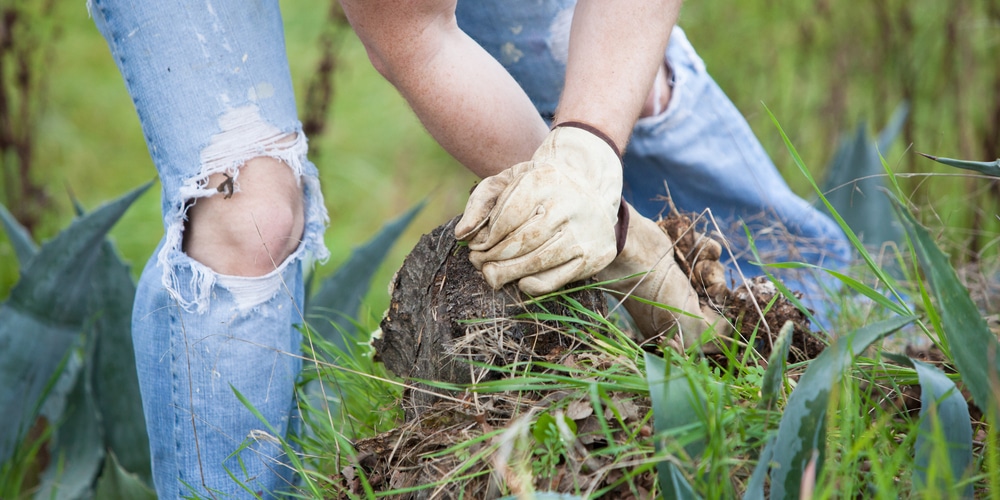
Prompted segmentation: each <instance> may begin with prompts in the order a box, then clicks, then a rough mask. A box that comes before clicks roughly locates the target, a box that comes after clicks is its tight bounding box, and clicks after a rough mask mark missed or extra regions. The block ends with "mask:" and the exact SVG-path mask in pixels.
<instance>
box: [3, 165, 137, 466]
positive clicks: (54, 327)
mask: <svg viewBox="0 0 1000 500" xmlns="http://www.w3.org/2000/svg"><path fill="white" fill-rule="evenodd" d="M148 187H149V184H146V185H145V186H143V187H140V188H139V189H136V190H135V191H133V192H131V193H129V194H127V195H125V196H123V197H122V198H119V199H118V200H116V201H114V202H111V203H109V204H106V205H104V206H102V207H101V208H99V209H97V210H95V211H94V212H92V213H90V214H88V215H87V216H84V217H81V218H79V219H77V220H76V221H74V222H73V223H72V224H71V225H70V226H69V227H68V228H67V229H65V230H63V231H62V232H60V233H59V234H58V235H56V237H55V238H53V239H52V240H51V241H48V242H46V243H45V244H44V245H42V247H41V249H40V250H39V251H38V253H37V254H36V255H35V257H34V258H33V259H32V260H31V265H30V267H28V268H27V269H25V270H24V272H22V274H21V280H20V282H18V284H17V285H16V286H15V287H14V289H13V290H11V294H10V298H9V299H8V301H7V302H6V303H5V304H3V306H2V307H0V353H3V354H4V355H3V356H0V422H3V423H4V425H3V426H0V462H3V461H6V460H7V459H8V458H9V457H10V454H11V452H12V451H13V447H14V445H15V443H17V442H18V440H19V438H20V436H21V432H22V431H23V430H24V429H25V428H26V427H27V426H28V425H29V424H30V422H32V421H33V420H34V415H35V413H36V412H37V409H38V404H39V400H40V398H41V396H42V394H43V393H44V391H45V387H46V385H47V384H48V382H49V381H50V380H52V378H53V376H54V375H55V372H56V369H57V367H58V366H59V364H60V362H61V360H63V359H65V358H66V354H67V352H68V350H69V348H70V346H71V345H72V344H73V343H74V342H76V340H77V338H78V335H79V333H80V331H81V330H82V328H83V325H84V323H85V322H86V321H87V320H88V319H89V317H90V316H91V314H92V313H91V311H90V303H91V295H92V293H93V292H92V288H91V281H92V280H93V279H94V268H95V267H94V263H95V261H96V260H97V259H98V257H99V254H100V252H101V248H102V242H103V239H104V236H105V235H106V234H107V232H108V230H109V229H110V228H111V226H113V225H114V223H115V222H116V221H117V220H118V219H119V218H120V217H121V215H122V214H123V213H124V212H125V210H126V209H127V208H128V206H129V205H130V204H131V203H132V202H133V201H134V200H135V199H136V198H137V197H138V196H139V195H140V194H142V192H143V191H145V190H146V189H147V188H148Z"/></svg>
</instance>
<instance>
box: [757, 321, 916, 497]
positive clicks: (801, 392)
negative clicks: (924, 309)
mask: <svg viewBox="0 0 1000 500" xmlns="http://www.w3.org/2000/svg"><path fill="white" fill-rule="evenodd" d="M914 319H915V318H913V317H898V318H893V319H890V320H886V321H881V322H878V323H874V324H871V325H868V326H866V327H864V328H861V329H859V330H857V331H856V332H854V333H853V334H852V335H848V336H845V337H840V338H838V339H837V340H835V341H834V342H833V344H831V345H830V347H828V348H826V349H825V350H824V351H823V352H822V353H821V354H820V355H819V356H817V357H816V359H814V360H812V362H810V363H809V368H807V369H806V372H805V373H804V374H802V378H800V379H799V383H798V385H797V386H796V387H795V390H794V391H792V394H791V395H790V396H789V397H788V404H787V405H785V412H784V414H783V415H782V416H781V422H780V424H779V425H778V435H777V438H776V440H775V446H774V463H775V467H774V468H773V469H772V470H771V498H773V499H778V500H781V499H784V498H795V497H796V496H797V495H798V493H799V486H800V484H801V482H802V479H803V473H804V471H805V469H806V466H807V465H808V463H809V462H810V460H812V458H813V456H814V453H818V458H817V459H816V471H817V474H818V472H819V471H820V470H822V465H823V453H824V448H825V446H824V443H825V441H826V411H827V405H828V404H829V399H830V391H831V390H832V388H833V386H834V384H836V383H837V382H838V381H839V380H840V378H841V376H842V375H843V372H844V371H845V370H846V369H847V367H848V366H850V364H851V362H852V360H853V358H854V356H857V355H858V354H859V353H861V351H863V350H864V349H865V348H867V347H868V346H869V345H871V343H872V342H875V341H876V340H879V339H880V338H882V337H884V336H886V335H888V334H890V333H892V332H894V331H896V330H898V329H900V328H902V327H903V326H905V325H906V324H908V323H910V322H912V321H913V320H914Z"/></svg>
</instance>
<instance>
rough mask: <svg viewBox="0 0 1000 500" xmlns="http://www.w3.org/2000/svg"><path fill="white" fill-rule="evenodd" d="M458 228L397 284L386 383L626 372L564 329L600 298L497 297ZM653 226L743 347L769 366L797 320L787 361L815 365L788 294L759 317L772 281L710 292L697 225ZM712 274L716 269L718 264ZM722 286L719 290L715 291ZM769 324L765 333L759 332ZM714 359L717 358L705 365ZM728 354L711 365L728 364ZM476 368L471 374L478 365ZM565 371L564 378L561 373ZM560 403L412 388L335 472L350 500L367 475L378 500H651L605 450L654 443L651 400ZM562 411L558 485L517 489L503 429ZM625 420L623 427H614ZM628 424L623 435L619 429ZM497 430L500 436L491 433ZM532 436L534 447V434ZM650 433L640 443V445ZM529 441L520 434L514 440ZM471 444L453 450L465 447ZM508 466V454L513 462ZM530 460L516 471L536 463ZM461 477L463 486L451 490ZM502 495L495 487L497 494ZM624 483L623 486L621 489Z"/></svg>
mask: <svg viewBox="0 0 1000 500" xmlns="http://www.w3.org/2000/svg"><path fill="white" fill-rule="evenodd" d="M456 222H457V218H456V219H453V220H452V221H450V222H448V223H446V224H444V225H442V226H440V227H438V228H437V229H435V230H434V231H433V232H431V233H430V234H429V235H425V236H424V237H423V238H421V240H420V242H419V243H418V244H417V245H416V247H415V248H414V250H413V251H412V252H411V253H410V255H409V256H408V257H407V258H406V260H405V261H404V263H403V265H402V267H401V269H400V271H399V272H398V273H397V275H396V276H395V277H394V279H393V282H392V286H391V287H390V293H391V295H392V298H391V302H390V306H389V311H388V312H387V314H386V317H385V319H384V320H383V321H382V324H381V327H382V328H381V332H382V333H381V337H380V338H376V339H375V340H374V341H373V345H374V347H375V349H376V351H377V358H376V359H378V360H380V361H382V362H383V363H384V364H385V366H386V368H388V369H389V370H390V371H392V372H393V373H395V374H397V375H399V376H401V377H404V378H406V379H408V380H411V381H412V380H413V379H419V380H436V381H443V382H447V383H450V384H468V383H472V382H481V381H483V380H490V379H495V378H499V377H501V376H502V372H501V371H498V370H495V369H492V368H491V367H494V366H512V365H515V364H518V363H521V365H520V366H529V367H531V366H532V365H533V364H534V365H536V366H534V367H531V368H528V369H530V370H538V369H540V368H538V366H537V363H535V362H538V361H544V362H546V363H548V364H549V366H551V365H562V366H564V367H568V368H574V369H579V370H581V371H582V370H585V369H587V368H592V367H594V366H609V365H613V364H620V363H622V360H616V359H609V356H607V355H603V354H601V353H596V352H592V351H590V350H588V348H587V347H586V346H585V345H583V342H582V341H581V338H580V337H578V336H577V335H576V334H574V333H571V332H567V331H566V325H567V324H572V321H570V322H567V321H565V320H564V319H563V318H574V317H579V316H580V315H581V311H580V306H582V307H583V308H585V309H588V310H591V311H595V312H596V313H597V314H599V315H601V316H606V315H607V303H606V300H607V299H606V297H605V295H604V294H603V292H600V291H599V290H596V289H593V288H579V285H582V283H577V284H571V285H569V286H568V287H567V288H568V289H569V290H572V291H571V292H569V293H566V294H555V295H553V296H552V297H549V298H545V300H541V301H538V300H533V299H531V298H529V297H526V296H524V295H523V294H522V293H521V292H520V291H519V290H518V289H517V287H516V286H514V285H508V286H506V287H503V288H502V289H500V290H493V289H492V288H491V287H490V286H489V285H488V284H486V282H485V280H484V279H483V278H482V275H481V273H480V272H479V271H477V270H476V269H475V268H474V267H473V266H472V264H471V263H470V262H469V258H468V248H466V247H465V246H463V245H459V244H457V243H456V242H455V239H454V236H453V234H454V225H455V223H456ZM661 227H663V228H664V230H665V231H667V232H668V234H670V235H671V236H672V237H673V239H674V240H675V241H676V246H675V249H676V251H675V259H676V260H677V262H678V264H679V265H680V266H681V268H682V269H683V270H684V271H685V272H686V273H687V274H688V275H689V276H690V277H691V280H692V284H693V285H694V286H695V288H696V289H697V290H698V292H699V296H700V298H701V299H702V301H703V303H704V304H709V305H711V306H712V307H716V308H718V309H720V310H721V311H723V314H724V315H725V317H726V318H728V319H729V320H730V321H731V322H733V324H736V325H743V326H742V328H741V329H740V331H739V332H738V333H739V337H741V338H742V342H743V345H746V343H747V341H748V339H750V338H751V335H752V333H753V332H754V331H755V330H756V331H757V338H760V340H758V341H756V342H755V343H754V345H753V346H752V347H753V348H755V349H757V350H758V351H759V352H760V353H761V355H762V356H763V359H767V356H768V354H769V353H770V347H771V345H772V343H773V338H771V337H769V336H767V335H765V334H766V333H770V334H771V335H773V336H776V335H777V334H778V331H779V330H780V328H781V326H782V325H783V324H784V323H785V322H786V321H792V322H793V323H795V325H796V326H795V340H793V346H794V347H793V349H792V356H793V359H794V360H801V359H806V358H807V357H814V356H815V355H816V354H818V353H819V352H820V351H821V350H822V348H823V346H824V344H823V343H822V342H821V341H819V340H818V339H816V338H814V337H813V336H812V335H811V334H810V333H809V329H808V321H807V320H806V318H805V317H804V316H803V315H802V314H801V313H800V312H798V311H797V310H796V309H795V307H794V306H792V305H791V303H789V302H788V301H787V300H785V299H784V298H782V297H778V298H777V299H774V303H773V304H772V306H771V307H770V308H769V309H768V312H767V314H765V315H764V316H763V317H761V315H760V311H761V309H762V308H763V307H765V306H766V305H767V304H768V303H769V302H771V301H772V298H774V296H775V294H776V293H777V291H776V290H775V289H774V286H773V285H771V284H770V283H769V282H766V280H765V281H759V280H755V281H753V282H751V283H749V284H748V285H747V286H746V287H741V288H739V289H737V290H735V291H731V290H729V289H728V288H726V287H725V285H724V282H722V283H723V284H722V286H721V287H720V286H718V285H717V283H719V282H721V280H716V279H713V278H714V276H713V275H712V273H715V272H721V266H719V265H718V264H717V262H716V263H715V264H712V263H711V262H708V263H707V264H706V262H707V261H710V260H712V259H711V257H709V258H708V259H705V258H703V257H704V256H705V255H710V252H711V250H710V251H709V254H706V253H705V249H706V245H707V244H710V242H709V241H707V240H704V239H703V238H702V237H703V235H702V234H701V233H697V232H695V231H693V229H694V224H693V223H692V221H691V218H690V217H688V216H686V215H682V214H679V213H677V212H674V213H673V214H671V216H670V217H668V218H667V219H665V220H664V221H663V222H661ZM716 260H717V257H716ZM716 266H717V267H716ZM711 283H716V286H709V285H710V284H711ZM765 323H766V326H765V325H764V324H765ZM713 359H714V358H713ZM724 359H725V358H724V357H722V358H719V359H715V361H716V362H719V363H723V362H724ZM470 361H471V362H473V363H476V364H475V365H474V364H473V363H470ZM563 373H565V372H563ZM573 397H574V396H572V395H570V394H563V393H553V392H547V393H536V392H531V391H521V392H518V393H516V394H513V393H510V394H507V393H492V394H481V393H470V392H449V391H445V390H442V389H439V388H434V387H432V386H431V385H429V384H423V383H413V382H410V385H409V388H408V389H407V390H406V391H404V395H403V401H402V405H403V407H404V410H405V415H406V417H405V421H404V422H403V423H402V424H401V425H400V426H399V427H397V428H396V429H393V430H392V431H390V432H388V433H385V434H381V435H378V436H375V437H372V438H369V439H364V440H361V441H359V442H357V443H355V449H356V450H357V452H358V460H357V463H355V464H354V465H353V466H350V467H347V468H345V469H344V470H343V471H342V474H341V477H340V478H339V479H340V483H341V486H342V487H343V489H344V492H345V493H344V495H345V498H346V495H348V492H353V494H361V493H362V491H363V490H362V489H361V487H362V482H361V480H360V477H359V476H360V473H361V472H363V473H364V474H365V477H366V478H367V480H368V482H369V483H370V484H371V486H372V488H374V489H375V491H389V490H397V489H405V488H409V487H415V486H419V485H431V484H441V486H439V487H430V488H424V489H419V490H416V491H413V492H410V493H405V494H400V495H398V496H396V497H395V498H406V499H418V498H459V497H463V495H464V496H468V494H469V493H471V492H475V494H474V495H473V496H475V497H477V498H492V497H497V496H499V495H500V493H502V492H513V493H517V492H518V490H519V489H522V488H523V489H525V490H527V489H541V490H549V491H581V490H589V491H596V490H599V489H601V488H608V487H612V486H614V489H613V490H611V491H610V492H606V493H605V496H606V497H609V498H634V496H633V495H634V494H635V492H638V493H639V496H640V497H643V492H645V494H646V496H648V492H649V491H651V489H652V487H653V483H654V473H653V472H644V473H641V474H638V475H636V476H634V477H631V478H630V479H628V480H627V481H622V479H623V477H624V476H623V474H625V473H627V472H625V471H622V470H621V469H619V468H618V467H616V466H614V463H613V461H614V460H615V458H616V457H614V456H611V455H613V454H607V453H601V452H600V450H601V449H604V448H608V447H622V446H628V443H630V442H633V441H629V440H634V439H635V427H636V426H640V428H639V433H640V434H641V435H644V436H647V437H648V436H649V435H651V434H652V429H651V428H650V427H649V426H650V423H649V422H648V421H643V420H642V419H643V418H644V417H645V415H647V414H648V411H649V405H650V403H649V401H648V399H641V398H636V397H635V395H629V394H621V395H614V394H612V395H611V397H612V399H613V400H614V406H615V408H616V411H617V412H618V415H617V416H616V415H613V414H611V409H610V408H604V409H603V410H602V411H603V413H604V415H602V416H603V417H604V418H603V419H599V418H598V415H595V411H597V410H596V409H595V408H592V407H591V403H590V402H589V400H573V399H572V398H573ZM553 407H555V408H560V410H559V411H560V412H561V414H562V415H565V417H566V418H568V419H570V420H572V421H573V422H574V425H575V426H576V427H577V432H576V435H577V436H578V439H576V440H575V443H574V444H573V449H571V450H569V451H568V452H567V453H566V454H564V455H563V458H562V459H561V460H562V462H560V463H559V464H556V465H555V467H554V468H550V470H552V469H554V470H556V471H558V472H557V473H556V474H555V476H553V477H530V475H529V479H527V480H529V481H533V482H534V484H532V485H524V484H520V483H519V481H524V480H525V479H524V477H523V476H524V475H523V474H518V473H517V470H515V469H516V467H513V466H512V465H511V463H518V460H512V461H510V462H508V461H507V458H509V457H507V458H503V457H501V458H498V456H500V455H502V453H501V451H498V450H505V449H507V450H510V449H511V446H512V445H511V444H510V443H511V442H513V441H516V440H517V439H521V438H523V437H524V436H521V438H519V437H518V436H517V435H516V433H514V434H515V435H512V434H511V432H512V431H510V430H511V429H518V428H521V429H524V428H527V427H530V424H526V423H524V422H531V421H534V419H535V417H536V416H537V414H538V413H539V412H545V411H550V409H551V408H553ZM619 417H620V420H619ZM621 424H624V427H625V428H619V427H618V426H620V425H621ZM607 425H610V426H611V431H612V434H613V436H614V441H615V442H607V441H608V440H607V438H606V436H607V434H606V433H605V432H604V429H606V427H605V428H602V426H607ZM498 429H508V431H507V432H504V433H496V432H494V431H496V430H498ZM525 432H527V436H528V438H529V439H530V438H531V437H530V435H531V432H530V431H525ZM643 433H644V434H643ZM522 434H524V432H522ZM470 440H471V441H472V442H474V443H475V444H471V445H467V446H463V447H461V449H460V451H448V452H446V450H449V448H451V447H454V446H456V445H458V444H460V443H468V442H470ZM515 458H516V457H515ZM532 459H533V457H522V460H520V462H528V463H531V461H532ZM459 476H461V477H462V478H464V479H463V480H462V481H448V479H451V478H455V477H459ZM500 485H503V489H501V487H500ZM615 485H618V486H615Z"/></svg>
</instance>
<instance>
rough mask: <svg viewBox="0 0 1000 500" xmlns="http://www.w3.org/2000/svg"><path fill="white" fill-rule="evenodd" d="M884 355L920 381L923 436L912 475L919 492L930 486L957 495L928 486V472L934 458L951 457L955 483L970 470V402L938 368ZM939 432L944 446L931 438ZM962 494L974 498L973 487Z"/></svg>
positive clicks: (916, 447) (942, 487)
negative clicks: (908, 367)
mask: <svg viewBox="0 0 1000 500" xmlns="http://www.w3.org/2000/svg"><path fill="white" fill-rule="evenodd" d="M883 355H884V356H885V357H887V358H889V359H891V360H893V361H895V362H896V363H899V364H900V365H905V366H910V367H912V368H914V369H915V370H916V372H917V377H918V378H919V380H920V430H919V432H920V434H918V435H917V441H916V443H915V444H914V445H913V452H914V457H915V460H914V465H915V467H914V471H913V472H914V474H915V475H916V483H917V488H918V491H919V490H920V489H924V488H927V487H931V488H933V491H935V493H937V494H940V495H942V496H950V495H953V494H955V493H956V491H955V490H954V488H953V487H950V488H949V485H948V484H937V485H928V484H927V471H928V467H929V466H930V463H931V458H932V457H948V464H949V465H950V467H951V479H952V480H953V481H955V482H957V481H959V480H960V479H962V476H963V475H964V474H965V472H966V470H968V467H969V464H971V463H972V422H971V420H970V419H969V405H968V403H966V402H965V398H963V397H962V393H961V392H960V391H959V390H958V388H957V387H955V383H954V382H952V381H951V379H949V378H948V376H947V375H945V374H944V372H942V371H941V370H939V369H937V368H936V367H934V366H932V365H929V364H927V363H924V362H921V361H917V360H915V359H911V358H908V357H906V356H901V355H898V354H891V353H883ZM936 429H940V430H941V434H942V437H943V438H944V442H943V443H942V442H940V441H935V440H934V439H931V438H929V437H930V436H933V435H934V434H935V432H936ZM942 446H943V448H944V449H942ZM936 479H937V480H938V481H942V480H943V479H944V478H942V477H940V475H939V476H937V477H936ZM952 484H954V483H952ZM960 495H961V496H962V497H963V498H972V496H973V495H972V484H971V483H969V484H967V485H966V486H965V488H964V489H963V490H962V492H961V493H960Z"/></svg>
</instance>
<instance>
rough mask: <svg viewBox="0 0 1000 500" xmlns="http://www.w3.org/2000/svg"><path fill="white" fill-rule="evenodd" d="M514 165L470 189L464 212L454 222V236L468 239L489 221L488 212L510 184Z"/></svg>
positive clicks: (475, 234)
mask: <svg viewBox="0 0 1000 500" xmlns="http://www.w3.org/2000/svg"><path fill="white" fill-rule="evenodd" d="M513 170H514V167H511V168H509V169H507V170H504V171H503V172H500V173H499V174H497V175H494V176H492V177H487V178H485V179H483V180H482V182H480V183H479V185H477V186H476V188H475V189H473V190H472V194H470V195H469V201H467V202H466V203H465V212H464V213H463V214H462V218H461V219H459V220H458V223H457V224H455V238H456V239H458V240H468V239H470V238H473V237H474V236H477V235H478V233H479V231H480V229H482V228H483V227H484V226H485V225H486V223H487V222H488V221H489V217H490V212H492V211H493V209H494V207H496V205H497V199H498V198H499V197H500V194H501V193H503V191H504V189H507V186H508V185H509V184H510V182H511V179H512V175H513V173H514V172H513Z"/></svg>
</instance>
